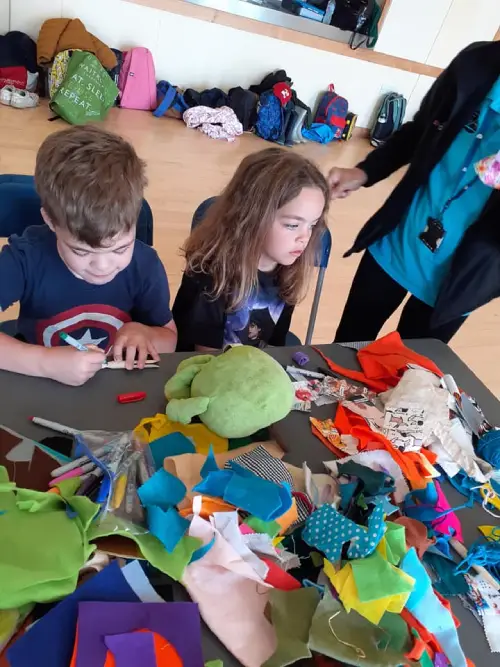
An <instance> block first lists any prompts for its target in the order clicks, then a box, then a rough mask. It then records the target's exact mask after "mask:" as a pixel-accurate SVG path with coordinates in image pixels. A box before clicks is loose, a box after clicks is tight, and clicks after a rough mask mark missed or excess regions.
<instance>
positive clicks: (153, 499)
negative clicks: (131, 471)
mask: <svg viewBox="0 0 500 667" xmlns="http://www.w3.org/2000/svg"><path fill="white" fill-rule="evenodd" d="M137 493H138V495H139V498H140V500H141V503H142V505H143V506H144V507H149V506H150V505H155V506H157V507H160V508H161V509H163V510H164V511H167V510H168V509H169V508H170V507H172V506H173V505H177V504H178V503H179V502H180V501H181V500H182V499H183V498H184V496H185V495H186V487H185V486H184V484H183V483H182V482H181V480H180V479H178V478H177V477H175V476H174V475H171V474H170V473H169V472H167V471H166V470H164V469H163V468H161V469H160V470H157V471H156V472H155V474H154V475H152V477H150V478H149V479H148V481H147V482H145V483H144V484H142V486H140V487H139V488H138V489H137Z"/></svg>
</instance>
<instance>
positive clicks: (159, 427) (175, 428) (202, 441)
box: [134, 414, 229, 456]
mask: <svg viewBox="0 0 500 667" xmlns="http://www.w3.org/2000/svg"><path fill="white" fill-rule="evenodd" d="M146 426H149V428H146ZM134 432H135V433H136V434H137V435H138V436H139V437H141V438H143V439H144V440H145V441H146V442H153V441H154V440H158V438H162V437H163V436H164V435H170V434H171V433H182V435H185V436H186V438H189V440H191V442H192V443H193V445H194V447H195V449H196V452H197V453H198V454H204V455H205V456H206V455H207V454H208V452H209V449H210V445H212V448H213V450H214V454H222V453H223V452H227V450H228V447H229V443H228V440H227V438H221V436H220V435H217V434H216V433H214V432H213V431H211V430H210V429H209V428H207V427H206V426H205V424H180V423H179V422H173V421H171V420H170V419H169V418H168V417H167V415H162V414H157V415H155V416H154V417H145V418H144V419H142V420H141V421H140V423H139V424H138V425H137V426H136V427H135V429H134Z"/></svg>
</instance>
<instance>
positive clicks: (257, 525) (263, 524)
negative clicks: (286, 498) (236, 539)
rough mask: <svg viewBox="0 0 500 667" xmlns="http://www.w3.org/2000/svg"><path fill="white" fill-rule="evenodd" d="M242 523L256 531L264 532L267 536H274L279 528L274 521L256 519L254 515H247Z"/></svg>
mask: <svg viewBox="0 0 500 667" xmlns="http://www.w3.org/2000/svg"><path fill="white" fill-rule="evenodd" d="M243 523H246V524H247V526H250V528H252V530H255V532H256V533H265V534H266V535H269V537H276V535H278V534H279V532H280V530H281V526H280V525H279V523H276V521H262V519H258V518H257V517H256V516H248V517H247V518H246V519H245V520H244V521H243Z"/></svg>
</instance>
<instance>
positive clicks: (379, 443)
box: [335, 405, 437, 489]
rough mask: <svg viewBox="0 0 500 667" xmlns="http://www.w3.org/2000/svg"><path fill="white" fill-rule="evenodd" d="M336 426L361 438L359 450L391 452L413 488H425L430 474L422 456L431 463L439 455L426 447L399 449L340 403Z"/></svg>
mask: <svg viewBox="0 0 500 667" xmlns="http://www.w3.org/2000/svg"><path fill="white" fill-rule="evenodd" d="M335 427H336V428H337V429H338V430H339V432H340V433H341V434H342V435H347V434H348V435H352V436H353V437H355V438H357V439H358V440H359V445H358V450H359V451H370V450H373V449H385V450H386V451H387V452H389V454H390V455H391V456H392V458H393V459H394V460H395V461H396V463H397V464H398V466H399V467H400V468H401V470H402V472H403V475H404V476H405V477H406V479H407V480H408V481H409V482H410V485H411V486H412V488H414V489H423V488H425V486H426V485H427V481H428V476H429V475H428V472H427V469H426V467H425V465H424V463H423V462H422V458H421V457H422V456H425V458H426V459H427V460H428V461H429V463H431V464H432V463H435V462H436V459H437V457H436V455H435V454H433V453H432V452H429V451H428V450H426V449H422V451H421V452H401V451H399V449H397V448H396V447H394V445H393V444H392V442H391V441H390V440H388V439H387V438H386V437H385V436H384V435H382V433H377V432H376V431H372V430H371V428H370V426H369V425H368V423H367V422H366V420H365V419H364V418H363V417H361V416H360V415H357V414H355V413H354V412H351V411H350V410H348V409H347V408H344V406H343V405H339V406H338V408H337V414H336V416H335Z"/></svg>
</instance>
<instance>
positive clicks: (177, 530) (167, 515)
mask: <svg viewBox="0 0 500 667" xmlns="http://www.w3.org/2000/svg"><path fill="white" fill-rule="evenodd" d="M148 528H149V532H150V533H151V534H152V535H154V536H155V537H156V538H157V539H158V540H160V542H161V543H162V544H163V546H164V547H165V549H166V550H167V551H168V553H169V554H171V553H172V552H173V550H174V549H175V547H176V546H177V544H178V543H179V542H180V541H181V539H182V538H183V537H184V534H185V533H186V531H187V529H188V528H189V521H188V520H187V519H185V518H184V517H182V516H180V514H179V513H178V512H177V510H176V509H175V508H173V507H169V508H168V510H167V511H164V510H162V508H161V507H158V505H150V506H149V507H148Z"/></svg>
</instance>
